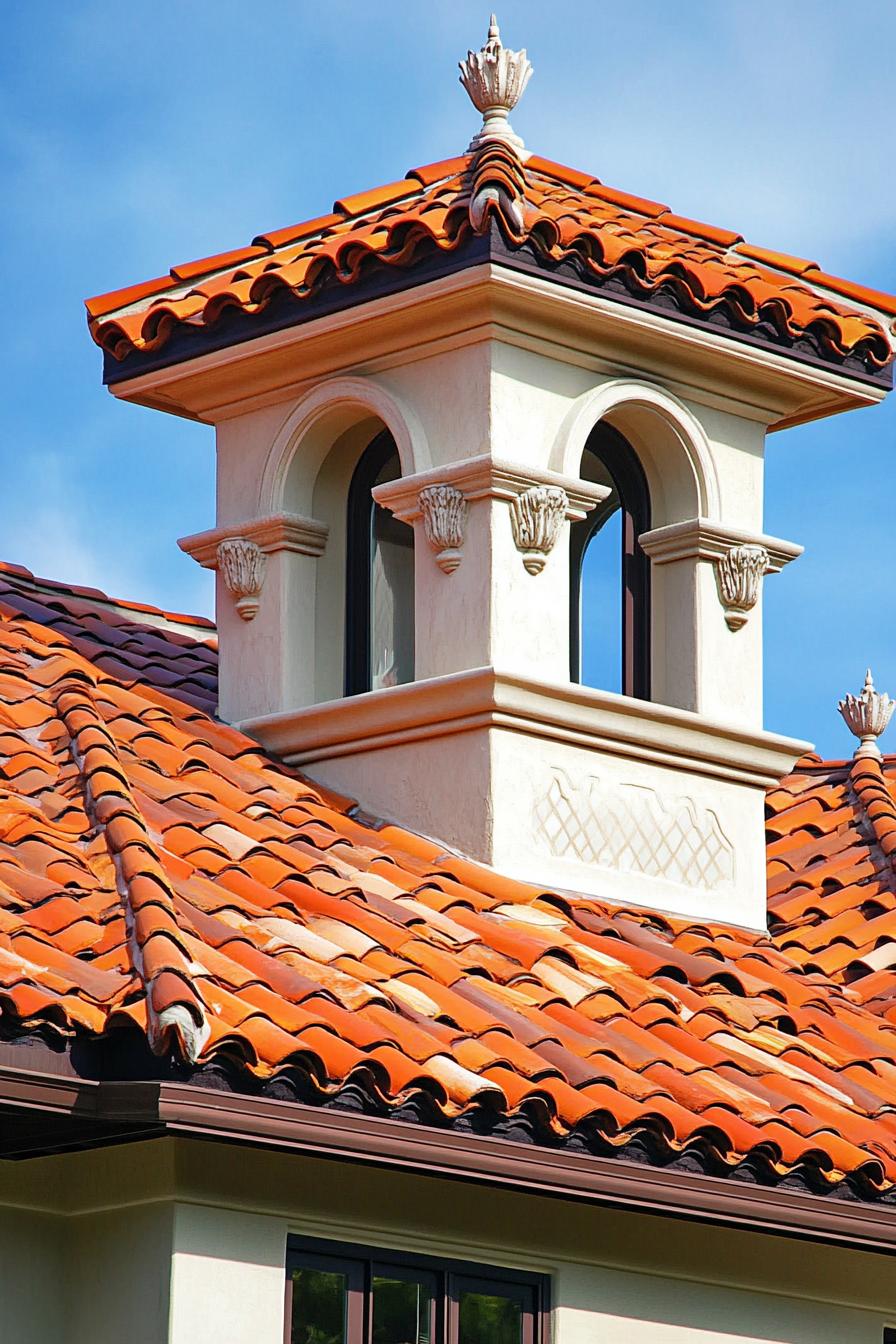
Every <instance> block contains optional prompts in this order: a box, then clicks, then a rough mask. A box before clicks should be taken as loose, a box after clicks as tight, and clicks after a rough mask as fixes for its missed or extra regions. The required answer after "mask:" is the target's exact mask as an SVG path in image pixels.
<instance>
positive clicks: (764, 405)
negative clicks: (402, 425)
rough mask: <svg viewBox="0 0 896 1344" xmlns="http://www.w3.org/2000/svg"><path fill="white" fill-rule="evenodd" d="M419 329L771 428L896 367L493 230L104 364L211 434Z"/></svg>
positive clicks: (390, 348)
mask: <svg viewBox="0 0 896 1344" xmlns="http://www.w3.org/2000/svg"><path fill="white" fill-rule="evenodd" d="M474 300H475V302H474ZM421 317H422V318H424V319H425V323H426V330H427V334H428V337H429V341H430V342H434V341H436V340H438V339H441V338H442V337H444V336H446V335H451V336H452V337H454V338H456V337H457V334H458V333H459V332H463V331H467V332H470V331H471V329H472V327H473V324H474V323H476V322H477V321H478V322H479V323H480V327H479V330H478V339H481V338H482V330H481V324H483V323H485V324H487V323H489V322H491V323H495V322H500V323H501V327H502V339H511V340H513V341H516V342H518V343H523V344H525V343H526V342H528V341H533V340H537V341H551V340H554V341H555V342H556V343H557V345H558V348H559V347H561V346H562V347H563V348H564V349H566V350H567V351H568V349H569V347H570V345H571V344H575V345H576V346H578V347H580V350H581V352H582V353H584V354H586V355H587V356H589V357H594V358H597V359H599V360H602V361H603V362H604V363H605V364H606V365H607V367H615V366H616V365H617V364H618V363H619V362H620V361H622V362H626V361H627V362H628V365H629V366H631V365H632V364H635V365H636V366H640V367H643V368H644V370H645V372H646V373H648V374H652V375H653V376H656V377H660V378H662V379H663V380H664V381H666V382H668V381H669V378H670V376H680V381H681V385H682V388H683V389H687V388H688V387H691V388H698V389H699V388H700V387H702V386H704V385H705V389H706V390H707V392H708V394H709V396H710V397H712V398H715V401H716V404H722V403H724V402H726V401H729V400H730V399H731V398H732V396H734V398H735V399H736V400H738V401H740V402H742V403H744V404H745V405H748V406H749V405H751V406H752V410H750V409H748V410H747V411H746V412H745V413H748V414H752V415H753V417H754V418H756V419H758V420H764V421H765V423H767V424H768V425H770V426H771V427H772V428H783V427H784V426H786V425H791V424H797V423H803V422H805V421H807V420H811V419H815V418H818V417H821V416H826V415H831V414H835V413H837V412H840V411H844V410H851V409H855V408H856V407H859V406H863V405H872V404H874V403H875V402H878V401H880V400H881V399H882V398H883V397H884V396H885V395H886V393H887V391H888V390H889V388H890V386H891V384H892V366H891V365H888V366H886V367H885V368H883V369H881V370H879V371H878V372H876V373H874V374H869V373H868V372H867V370H865V369H864V368H861V367H857V366H853V365H850V364H849V363H848V362H844V363H838V362H836V361H831V360H827V359H824V358H822V357H821V355H820V353H819V351H818V350H817V349H816V348H815V347H814V346H813V343H812V342H811V341H810V340H808V339H807V341H806V342H805V343H803V344H802V345H798V344H796V343H795V344H793V345H791V346H786V345H782V344H780V343H776V342H771V341H768V340H766V339H764V338H763V337H761V336H759V335H757V334H756V333H750V332H747V331H734V330H733V328H730V327H727V328H726V327H725V326H724V325H720V323H719V322H718V321H706V320H702V319H699V318H697V317H694V316H691V315H688V314H686V313H683V312H680V311H676V310H674V309H672V308H670V307H669V306H666V305H659V304H654V303H646V302H644V301H642V300H639V299H636V298H635V297H634V296H631V295H627V294H625V293H623V292H621V290H619V289H611V288H607V287H604V286H601V285H598V284H594V283H587V282H585V281H583V280H582V278H581V277H580V276H578V275H577V274H576V273H575V270H574V268H572V267H571V266H568V267H566V268H565V269H564V267H563V266H561V267H556V268H552V269H546V268H545V267H543V266H541V265H539V264H538V259H537V256H536V254H535V253H534V252H532V251H530V250H527V249H525V248H522V249H521V248H512V247H510V246H508V245H507V243H506V242H505V241H504V239H503V237H502V236H501V234H500V230H499V229H497V228H496V227H493V228H492V230H491V232H490V233H489V234H488V235H483V236H476V237H473V238H472V239H470V240H469V241H468V242H467V243H466V244H464V245H463V246H462V247H461V248H459V249H458V250H457V251H455V252H451V253H445V254H443V253H439V254H436V255H432V256H430V257H428V258H426V259H425V261H424V262H422V263H421V264H418V265H416V266H414V267H412V268H408V269H399V268H392V269H390V268H389V267H387V266H383V265H381V266H378V267H376V268H375V269H372V270H371V272H370V273H369V274H367V275H366V276H362V277H361V278H360V279H359V280H358V281H356V282H355V283H354V284H352V285H348V286H344V287H343V286H340V287H338V288H336V289H327V290H325V291H321V292H320V293H319V294H317V295H316V296H310V297H308V298H305V299H301V300H295V299H289V300H288V299H287V298H286V297H285V296H284V298H283V300H282V301H281V302H280V303H279V304H278V305H277V306H276V311H275V306H274V305H272V306H270V307H269V309H268V310H266V312H265V313H264V314H256V315H255V316H254V317H248V316H246V315H245V314H234V315H233V316H232V317H231V318H228V319H227V320H226V322H222V323H219V324H218V326H217V327H216V328H215V329H214V331H206V330H204V329H202V328H196V329H192V330H191V331H190V332H182V333H180V334H179V335H177V336H176V337H175V338H173V339H172V341H171V342H169V344H168V345H166V346H165V347H164V348H163V349H162V350H160V351H159V352H157V354H156V355H154V356H142V355H141V356H139V357H136V356H131V357H130V358H129V359H128V360H125V361H124V362H122V363H120V364H119V363H118V362H117V361H115V360H114V359H112V357H111V356H110V355H108V354H107V355H106V380H107V382H108V384H109V389H110V391H111V392H112V393H113V394H114V395H115V396H116V397H119V398H121V399H123V400H128V401H135V402H137V403H139V404H142V405H148V406H151V407H154V408H156V409H160V410H166V411H169V412H171V413H174V414H178V415H183V416H188V417H190V418H194V419H200V420H205V421H207V422H215V421H217V420H218V419H223V418H226V417H227V416H229V415H232V414H236V413H240V412H241V411H242V410H247V409H251V408H252V407H251V406H250V404H249V403H250V402H253V404H263V402H264V401H265V400H267V401H276V400H283V399H285V398H287V397H288V396H289V395H291V393H292V391H293V389H294V388H298V386H299V385H300V384H299V383H297V382H296V379H297V371H298V373H299V375H300V377H301V382H302V383H307V380H308V379H309V378H311V377H323V376H326V375H328V374H331V373H335V372H337V371H338V370H339V369H340V368H344V367H346V366H351V367H353V368H358V367H359V362H362V361H364V360H365V359H367V360H372V359H376V360H382V359H383V358H395V357H396V355H397V354H398V353H399V352H401V351H405V352H407V351H408V350H413V351H414V352H416V353H415V355H414V357H415V358H419V357H420V353H419V352H420V350H421V348H422V347H421V341H420V331H421ZM349 333H350V334H349ZM298 347H301V358H300V359H299V358H297V357H296V352H297V349H298ZM404 357H407V355H406V353H405V356H404ZM249 370H251V374H250V375H249V376H248V377H247V371H249ZM235 386H239V389H240V393H239V397H238V398H237V399H235V398H234V387H235ZM685 394H687V392H686V393H685ZM704 399H706V398H704Z"/></svg>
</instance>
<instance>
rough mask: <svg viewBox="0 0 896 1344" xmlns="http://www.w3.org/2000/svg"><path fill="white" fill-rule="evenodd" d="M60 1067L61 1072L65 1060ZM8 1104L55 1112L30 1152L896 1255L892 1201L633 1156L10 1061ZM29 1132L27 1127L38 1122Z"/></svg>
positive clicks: (0, 1074)
mask: <svg viewBox="0 0 896 1344" xmlns="http://www.w3.org/2000/svg"><path fill="white" fill-rule="evenodd" d="M63 1063H67V1059H64V1060H63ZM54 1067H57V1068H58V1067H59V1058H58V1056H55V1057H54ZM0 1101H2V1102H3V1104H4V1105H5V1106H6V1107H7V1108H8V1109H9V1110H10V1111H11V1112H12V1113H13V1114H16V1115H18V1116H20V1117H22V1118H23V1119H24V1118H27V1117H29V1116H30V1117H34V1118H38V1119H40V1118H42V1122H43V1123H44V1125H45V1124H46V1119H47V1117H48V1115H49V1116H50V1117H54V1122H55V1124H56V1129H55V1130H53V1131H52V1134H51V1135H50V1136H49V1137H48V1133H47V1132H41V1130H40V1127H39V1126H35V1128H34V1138H33V1140H32V1145H31V1147H30V1149H29V1147H28V1146H27V1145H24V1144H23V1145H20V1146H19V1148H18V1149H17V1151H16V1152H15V1154H14V1155H15V1156H17V1157H19V1158H26V1157H28V1156H32V1155H38V1154H40V1153H41V1152H42V1151H46V1149H47V1147H50V1148H51V1149H52V1147H53V1146H54V1144H55V1146H56V1147H57V1148H58V1147H59V1146H64V1147H66V1148H68V1149H76V1148H78V1147H79V1146H80V1147H88V1146H90V1147H95V1146H96V1145H97V1143H98V1142H99V1143H103V1142H109V1143H112V1142H121V1140H122V1139H123V1138H138V1139H139V1138H153V1137H161V1136H163V1135H169V1136H171V1137H177V1136H182V1137H190V1138H193V1139H206V1140H212V1141H218V1142H225V1143H230V1144H233V1143H238V1144H246V1145H249V1146H259V1145H261V1146H263V1147H265V1148H273V1149H276V1150H279V1151H281V1152H290V1153H296V1154H299V1153H304V1154H306V1155H308V1156H313V1157H325V1158H330V1159H332V1160H334V1161H343V1162H360V1163H362V1164H365V1165H373V1166H377V1167H382V1168H384V1169H386V1170H393V1171H406V1172H413V1173H416V1174H419V1175H421V1176H426V1177H449V1178H451V1179H458V1180H462V1181H464V1182H465V1183H467V1184H468V1185H470V1186H473V1187H476V1186H478V1187H480V1188H484V1189H486V1190H489V1189H505V1190H517V1191H524V1192H526V1193H528V1194H532V1195H540V1196H544V1197H547V1198H561V1199H572V1200H576V1201H579V1202H584V1203H591V1204H597V1205H601V1206H603V1207H606V1208H615V1209H620V1210H623V1209H624V1210H629V1211H633V1212H634V1211H636V1212H640V1213H644V1214H654V1215H659V1216H666V1217H673V1218H676V1219H682V1218H684V1219H688V1220H691V1221H694V1222H698V1223H704V1224H708V1225H710V1226H713V1225H715V1226H718V1225H720V1224H721V1225H723V1226H727V1227H735V1228H741V1229H744V1230H749V1231H752V1232H764V1233H769V1234H777V1235H784V1236H790V1237H799V1238H801V1239H803V1240H806V1241H811V1242H820V1243H827V1244H829V1245H833V1246H838V1247H842V1248H845V1247H850V1248H853V1249H856V1250H863V1251H873V1252H879V1253H880V1252H882V1253H885V1254H887V1255H892V1254H893V1252H894V1250H896V1217H894V1210H893V1207H892V1205H888V1206H887V1207H881V1206H880V1205H877V1204H872V1203H864V1202H862V1201H860V1200H852V1201H848V1200H838V1199H835V1198H833V1197H831V1196H828V1197H824V1196H819V1195H812V1194H808V1193H806V1194H804V1193H803V1192H802V1191H797V1190H792V1189H783V1188H776V1187H770V1188H766V1187H763V1186H760V1185H756V1184H753V1183H748V1182H745V1181H738V1180H734V1179H731V1178H729V1179H723V1178H720V1177H718V1176H706V1175H703V1174H702V1173H699V1172H689V1171H678V1170H673V1169H671V1168H663V1167H654V1166H651V1165H649V1164H646V1163H635V1162H631V1161H628V1160H626V1158H625V1157H598V1156H596V1155H592V1154H589V1153H577V1152H569V1151H563V1150H555V1149H551V1148H545V1147H540V1146H538V1145H534V1144H524V1143H513V1142H510V1141H509V1140H507V1139H499V1138H492V1137H490V1136H482V1135H475V1136H474V1135H471V1134H459V1133H457V1132H455V1131H452V1130H440V1129H434V1128H429V1127H427V1126H425V1125H412V1124H408V1123H406V1122H404V1121H401V1120H393V1119H390V1118H385V1117H381V1116H375V1115H356V1114H353V1113H352V1112H349V1111H339V1110H325V1109H324V1108H322V1107H314V1106H308V1105H305V1104H303V1103H301V1102H292V1101H281V1100H275V1099H274V1098H269V1097H257V1096H251V1097H250V1096H243V1095H241V1094H239V1093H234V1092H224V1091H216V1090H212V1089H210V1088H207V1087H198V1086H196V1084H194V1083H174V1082H167V1081H161V1082H129V1083H124V1082H122V1083H112V1082H101V1083H97V1082H92V1081H87V1080H85V1079H81V1078H75V1077H66V1078H60V1077H58V1076H55V1077H54V1076H50V1075H48V1074H42V1073H39V1072H37V1071H33V1070H26V1069H20V1068H15V1067H10V1066H6V1067H0ZM72 1120H74V1121H77V1122H78V1123H79V1124H80V1126H81V1129H80V1133H77V1134H74V1135H71V1136H68V1135H67V1129H66V1126H67V1125H68V1123H69V1122H71V1121H72ZM91 1126H94V1127H95V1130H96V1132H94V1129H92V1128H91ZM22 1133H23V1134H27V1133H28V1129H27V1127H23V1130H22ZM41 1141H43V1145H44V1147H43V1148H42V1147H41ZM66 1211H68V1210H66Z"/></svg>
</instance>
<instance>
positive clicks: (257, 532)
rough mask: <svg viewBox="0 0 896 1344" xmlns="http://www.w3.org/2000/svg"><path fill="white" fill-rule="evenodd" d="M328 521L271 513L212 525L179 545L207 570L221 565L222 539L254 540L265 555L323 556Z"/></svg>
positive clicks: (184, 539)
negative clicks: (219, 559)
mask: <svg viewBox="0 0 896 1344" xmlns="http://www.w3.org/2000/svg"><path fill="white" fill-rule="evenodd" d="M329 531H330V529H329V527H328V526H327V524H326V523H321V522H318V521H317V519H316V518H302V517H301V516H300V515H298V514H294V513H275V514H269V515H268V516H267V517H266V518H253V519H249V520H248V521H246V522H244V523H229V524H227V525H226V526H225V527H213V528H209V530H208V531H207V532H194V533H193V535H192V536H189V537H181V538H180V540H179V541H178V543H177V544H178V546H179V547H180V549H181V550H182V551H184V552H185V553H186V554H187V555H190V556H192V557H193V559H194V560H195V561H196V563H197V564H200V565H202V567H203V569H217V568H218V547H219V546H220V545H221V543H222V541H240V540H242V541H251V542H254V544H255V545H256V546H257V547H258V549H259V550H260V551H263V552H264V554H265V555H276V554H277V552H278V551H289V552H291V553H292V554H294V555H310V556H314V557H317V556H320V555H323V553H324V549H325V547H326V544H327V536H328V535H329Z"/></svg>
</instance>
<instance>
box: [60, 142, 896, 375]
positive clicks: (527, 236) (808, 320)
mask: <svg viewBox="0 0 896 1344" xmlns="http://www.w3.org/2000/svg"><path fill="white" fill-rule="evenodd" d="M483 185H492V186H495V187H496V188H499V189H501V188H503V189H505V190H506V194H505V197H504V200H505V204H506V201H507V200H508V199H509V198H515V199H516V201H517V203H518V207H519V212H518V215H517V216H516V217H514V212H513V211H508V210H507V209H506V208H504V207H503V206H502V204H501V200H500V199H496V200H492V201H491V203H490V204H489V206H488V208H487V209H485V210H484V211H477V210H476V209H475V208H474V202H475V199H476V197H477V195H478V193H479V192H480V191H481V188H482V187H483ZM497 195H498V197H500V190H498V192H497ZM492 218H494V219H496V220H497V221H498V223H499V224H500V226H501V229H502V232H503V233H504V235H505V237H506V239H507V241H508V242H509V243H510V244H511V246H513V247H522V246H523V245H524V244H527V245H529V246H530V247H533V248H534V249H535V251H536V253H537V255H538V256H540V257H541V258H543V259H544V260H545V261H546V262H547V263H548V264H556V263H561V262H571V263H574V264H575V265H576V266H577V267H578V268H579V269H581V270H582V271H583V273H584V274H585V275H586V276H587V277H590V278H591V279H593V280H611V279H614V278H618V279H620V280H621V281H622V282H623V283H624V284H625V285H626V286H627V287H628V288H629V289H631V290H632V291H633V292H636V293H637V294H638V295H639V296H640V297H642V298H646V299H651V298H652V297H659V296H660V295H666V296H668V297H670V298H671V299H672V300H673V302H674V303H675V304H676V305H677V306H679V307H680V308H682V309H683V310H684V311H686V312H688V313H690V314H692V315H694V316H697V317H702V318H706V319H709V318H710V317H711V316H713V315H714V314H716V313H718V312H724V313H726V314H728V315H729V316H730V318H731V320H732V322H733V323H734V324H735V325H736V326H737V327H739V328H742V329H744V330H750V329H753V330H755V329H757V328H760V327H765V328H768V329H770V330H772V331H774V332H775V333H777V337H778V339H783V340H784V341H787V340H793V339H796V338H799V337H801V336H807V335H808V336H810V337H812V338H813V339H814V340H815V342H816V343H817V344H818V347H819V349H820V350H821V351H822V352H823V353H824V354H827V355H829V356H832V357H834V358H843V357H845V356H846V355H848V354H851V355H858V356H860V357H861V359H862V361H863V363H864V365H865V367H866V368H867V369H868V370H869V371H872V372H873V371H877V370H880V369H881V368H883V367H884V366H886V365H887V364H889V362H890V361H891V359H892V349H891V344H890V338H889V335H888V329H889V328H890V326H891V319H892V318H893V317H894V316H896V298H894V296H892V295H888V294H883V293H879V292H877V291H874V290H869V289H867V288H865V287H863V286H860V285H855V284H852V283H851V282H849V281H846V280H840V279H838V278H836V277H833V276H830V275H827V274H826V273H825V272H823V271H822V270H821V269H820V268H819V267H818V266H817V265H816V263H815V262H811V261H805V260H803V259H801V258H798V257H790V256H787V255H785V254H783V253H779V252H773V251H769V250H767V249H763V248H757V247H753V246H751V245H749V244H747V243H745V242H744V241H743V239H742V238H741V236H740V234H738V233H736V232H733V231H731V230H728V229H720V228H716V227H715V226H713V225H710V224H704V223H700V222H699V221H696V220H692V219H688V218H686V217H684V216H682V215H678V214H674V213H673V212H672V211H671V210H670V209H669V208H668V207H667V206H665V205H661V204H659V203H657V202H654V201H648V200H644V199H643V198H641V197H637V196H632V195H630V194H628V193H626V192H620V191H616V190H614V189H613V188H609V187H605V186H603V184H601V183H600V182H599V181H598V179H597V178H594V177H592V176H591V175H589V174H588V173H583V172H579V171H578V170H576V169H572V168H566V167H563V166H562V165H560V164H557V163H554V162H553V161H551V160H549V159H545V158H542V157H541V156H539V155H531V156H530V157H529V158H528V159H527V160H526V162H525V164H521V163H520V161H519V160H518V159H517V158H516V156H515V155H514V154H513V152H512V151H510V150H507V149H506V148H503V149H502V148H499V149H497V150H496V149H495V147H494V146H493V145H486V146H485V147H484V148H483V149H482V150H481V151H480V152H479V153H478V154H477V155H476V156H470V155H466V156H462V157H460V158H455V159H448V160H445V161H443V162H441V163H436V164H430V165H426V166H424V167H422V168H415V169H412V170H411V171H410V172H409V173H408V174H407V177H406V178H405V179H404V180H403V181H400V182H394V183H391V184H389V185H387V186H384V187H379V188H375V189H374V190H372V191H367V192H360V193H358V194H356V195H353V196H347V197H344V198H342V199H341V200H339V201H337V202H336V204H335V205H334V207H333V212H332V213H331V214H329V215H326V216H324V217H322V218H319V219H315V220H311V221H309V222H308V223H305V224H297V225H295V226H293V227H291V228H285V229H278V230H274V231H272V232H267V233H261V234H259V235H258V236H257V237H255V238H254V239H253V240H252V243H251V245H249V246H247V247H245V248H242V249H239V250H237V251H233V252H226V253H222V254H220V255H218V256H214V257H207V258H205V259H204V260H202V261H198V262H194V263H191V264H189V265H180V266H175V267H173V268H172V269H171V272H170V273H169V275H168V276H164V277H161V278H160V279H156V280H151V281H148V282H145V283H144V284H140V285H133V286H129V287H128V288H126V289H121V290H116V291H114V292H113V293H109V294H102V295H99V296H98V297H96V298H93V299H89V300H88V301H87V311H88V319H89V323H90V329H91V332H92V334H93V337H94V340H95V341H96V342H97V344H98V345H100V346H101V347H102V348H103V349H104V350H105V351H107V352H108V354H109V355H110V356H111V357H112V358H113V359H114V360H116V361H121V360H123V359H125V358H126V357H128V356H129V355H132V354H134V353H135V352H136V353H142V354H146V355H150V354H155V353H156V352H158V351H161V350H162V349H164V347H166V346H167V344H168V343H169V342H170V341H171V338H172V337H173V336H174V335H175V333H176V332H178V331H180V330H191V331H193V332H195V331H198V330H209V331H211V330H212V329H213V328H214V327H215V325H216V323H218V322H219V321H220V320H221V319H222V318H224V317H225V316H226V315H227V314H232V313H233V312H234V311H238V312H240V313H242V314H244V315H246V316H248V317H254V316H260V315H261V314H263V313H264V311H265V309H266V308H267V307H268V306H269V305H270V304H271V303H272V302H273V301H274V300H275V299H278V298H282V297H283V296H284V295H288V296H291V298H292V299H294V300H298V301H302V300H305V299H308V298H310V297H311V296H313V295H315V294H317V293H319V292H320V291H321V290H322V289H323V288H325V287H326V286H333V285H336V286H337V287H338V286H340V285H341V286H350V285H353V284H355V283H356V282H357V281H358V280H359V279H360V277H361V275H362V273H366V270H367V268H368V267H369V264H370V263H371V262H376V263H378V264H380V265H381V266H383V267H386V268H392V269H393V270H394V269H396V268H398V269H407V268H409V267H412V266H413V265H414V264H415V262H417V261H418V260H419V259H420V258H422V257H423V256H424V255H426V254H433V253H436V254H437V253H439V252H442V253H451V252H454V251H456V250H457V249H458V248H459V247H460V246H461V245H462V244H463V243H464V242H466V241H467V240H468V239H469V238H470V237H471V236H472V235H473V234H474V233H476V232H484V231H485V229H486V228H487V227H488V224H489V220H490V219H492ZM666 311H668V308H667V309H666ZM179 357H185V356H179Z"/></svg>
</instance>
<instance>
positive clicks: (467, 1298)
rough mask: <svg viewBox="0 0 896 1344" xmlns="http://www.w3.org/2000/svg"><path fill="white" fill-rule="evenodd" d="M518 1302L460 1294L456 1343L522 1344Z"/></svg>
mask: <svg viewBox="0 0 896 1344" xmlns="http://www.w3.org/2000/svg"><path fill="white" fill-rule="evenodd" d="M522 1334H523V1313H522V1307H521V1305H520V1303H519V1301H518V1300H515V1299H514V1298H511V1297H502V1296H499V1295H498V1294H493V1293H461V1296H460V1325H459V1329H458V1344H522Z"/></svg>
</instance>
